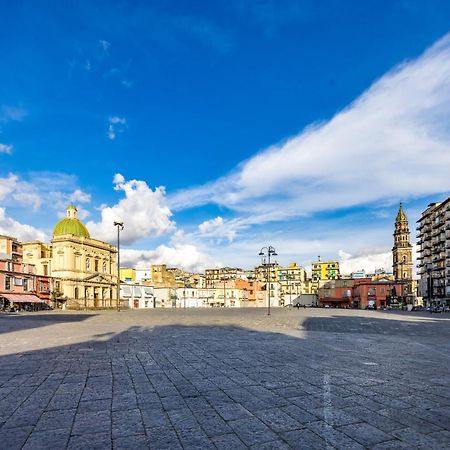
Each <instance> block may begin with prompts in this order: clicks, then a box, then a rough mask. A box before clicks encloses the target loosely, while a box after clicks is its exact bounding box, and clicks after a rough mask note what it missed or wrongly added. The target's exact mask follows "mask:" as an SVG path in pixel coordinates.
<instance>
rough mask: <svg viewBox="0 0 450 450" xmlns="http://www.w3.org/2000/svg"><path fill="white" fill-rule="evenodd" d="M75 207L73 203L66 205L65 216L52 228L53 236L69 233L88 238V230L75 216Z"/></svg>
mask: <svg viewBox="0 0 450 450" xmlns="http://www.w3.org/2000/svg"><path fill="white" fill-rule="evenodd" d="M77 212H78V210H77V208H76V207H75V206H74V205H69V206H68V207H67V213H66V217H65V218H64V219H62V220H60V221H59V222H58V223H57V224H56V225H55V228H54V229H53V237H56V236H64V235H66V234H71V235H72V236H78V237H86V238H89V237H90V235H89V231H88V229H87V228H86V226H85V225H84V223H82V222H81V221H80V220H79V219H78V217H77Z"/></svg>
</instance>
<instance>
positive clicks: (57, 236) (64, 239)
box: [23, 205, 117, 308]
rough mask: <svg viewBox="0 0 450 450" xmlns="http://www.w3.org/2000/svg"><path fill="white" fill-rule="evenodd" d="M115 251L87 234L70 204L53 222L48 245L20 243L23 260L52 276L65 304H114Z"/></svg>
mask: <svg viewBox="0 0 450 450" xmlns="http://www.w3.org/2000/svg"><path fill="white" fill-rule="evenodd" d="M111 226H112V224H111ZM116 255H117V248H116V247H114V246H113V245H111V244H108V243H106V242H102V241H99V240H96V239H92V238H91V237H90V235H89V231H88V230H87V228H86V226H85V225H84V224H83V223H82V222H81V221H80V220H79V219H78V217H77V209H76V207H75V206H73V205H70V206H69V207H68V208H67V216H66V217H65V218H64V219H62V220H60V221H59V222H58V223H57V224H56V226H55V228H54V230H53V238H52V241H51V245H48V244H44V243H42V242H38V241H33V242H25V243H24V244H23V261H24V262H26V263H29V264H34V265H35V266H36V270H37V274H38V275H46V274H47V275H50V276H51V277H53V291H54V293H55V295H56V296H57V297H58V298H59V299H64V300H65V302H66V305H67V307H69V308H85V307H88V308H111V307H116V286H117V266H116Z"/></svg>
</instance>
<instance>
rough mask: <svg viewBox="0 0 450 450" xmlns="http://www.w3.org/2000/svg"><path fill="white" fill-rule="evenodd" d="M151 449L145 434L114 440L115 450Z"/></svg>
mask: <svg viewBox="0 0 450 450" xmlns="http://www.w3.org/2000/svg"><path fill="white" fill-rule="evenodd" d="M145 448H149V443H148V440H147V436H146V435H145V434H139V435H133V436H125V437H119V438H116V439H114V440H113V449H114V450H141V449H145Z"/></svg>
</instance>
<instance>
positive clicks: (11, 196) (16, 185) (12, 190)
mask: <svg viewBox="0 0 450 450" xmlns="http://www.w3.org/2000/svg"><path fill="white" fill-rule="evenodd" d="M0 200H3V203H9V204H12V203H14V204H19V205H30V206H32V207H33V209H35V210H36V209H37V208H39V206H40V205H41V198H40V196H39V194H38V193H37V192H36V190H35V188H34V187H33V186H32V185H31V184H30V183H27V182H26V181H22V180H20V179H19V177H18V176H17V175H14V174H9V175H8V176H7V177H5V178H0Z"/></svg>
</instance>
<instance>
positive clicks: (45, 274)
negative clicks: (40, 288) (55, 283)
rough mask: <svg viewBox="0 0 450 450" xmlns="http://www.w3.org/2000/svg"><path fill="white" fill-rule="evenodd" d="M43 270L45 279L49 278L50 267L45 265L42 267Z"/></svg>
mask: <svg viewBox="0 0 450 450" xmlns="http://www.w3.org/2000/svg"><path fill="white" fill-rule="evenodd" d="M42 268H43V270H44V276H45V277H46V276H48V266H47V264H44V265H43V266H42Z"/></svg>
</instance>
